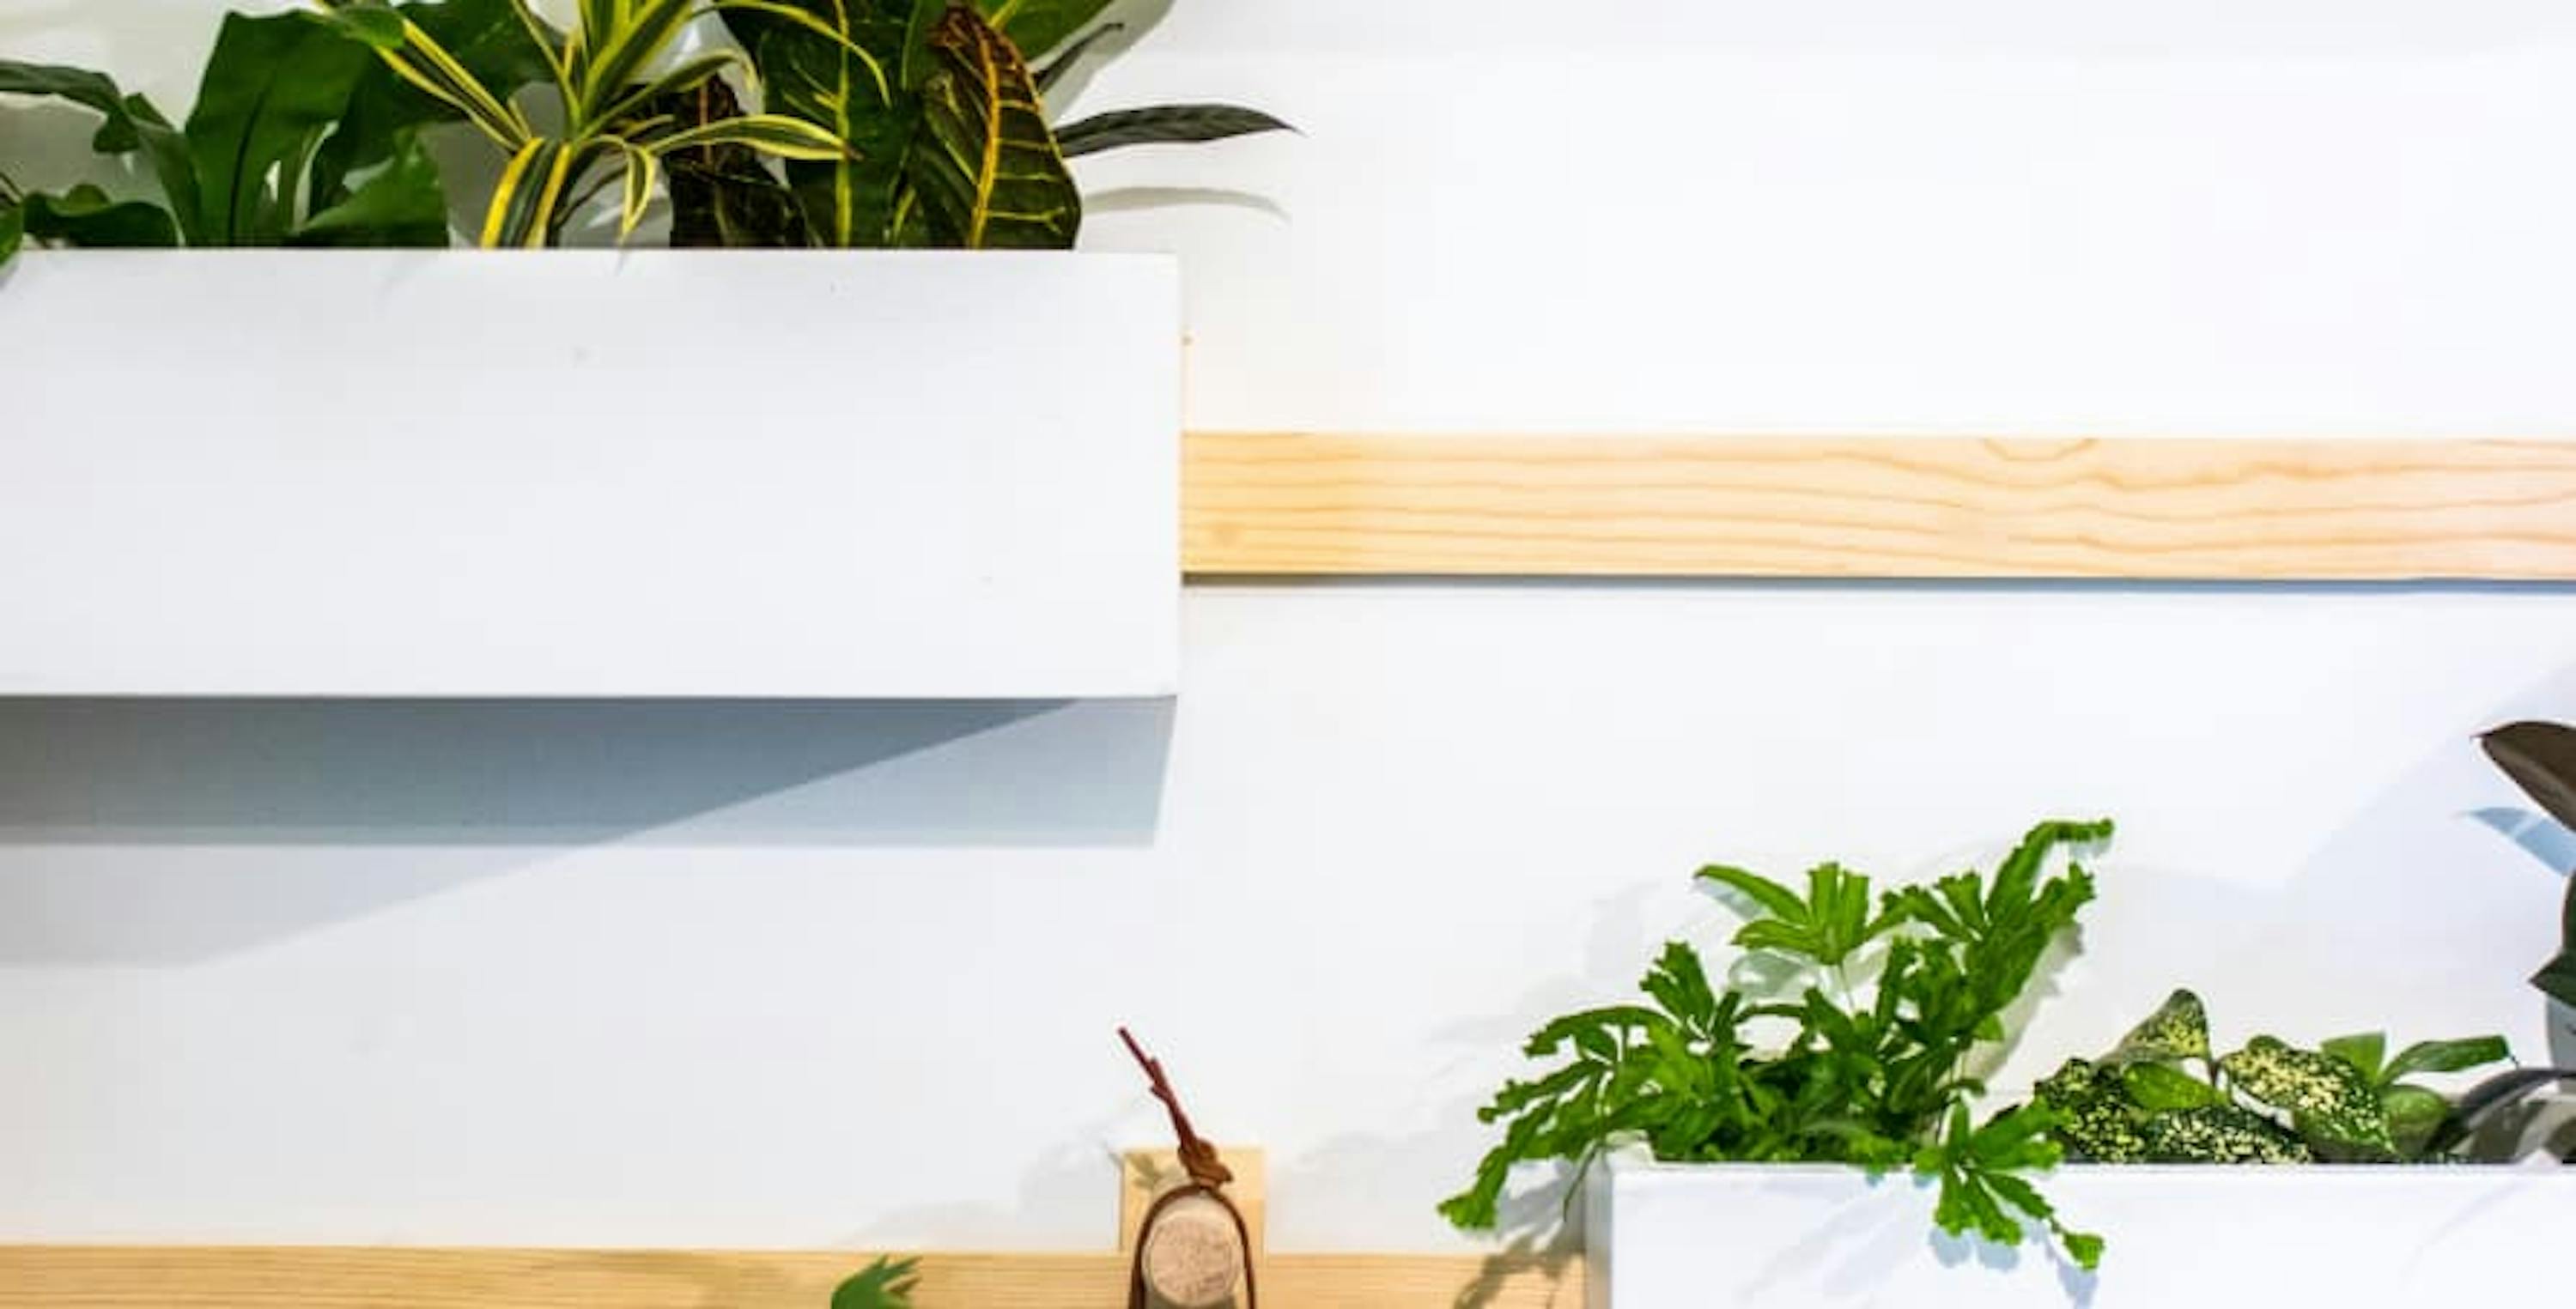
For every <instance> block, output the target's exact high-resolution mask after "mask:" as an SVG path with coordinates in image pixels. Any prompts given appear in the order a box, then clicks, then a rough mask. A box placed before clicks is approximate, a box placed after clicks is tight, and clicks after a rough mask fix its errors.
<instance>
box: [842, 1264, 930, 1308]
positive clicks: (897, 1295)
mask: <svg viewBox="0 0 2576 1309" xmlns="http://www.w3.org/2000/svg"><path fill="white" fill-rule="evenodd" d="M920 1270H921V1261H919V1260H917V1259H903V1260H893V1259H879V1260H877V1261H876V1262H875V1263H873V1264H870V1265H868V1266H867V1268H866V1269H864V1270H862V1271H861V1272H860V1273H859V1274H858V1275H856V1276H854V1277H852V1278H850V1279H849V1280H848V1281H846V1282H843V1283H841V1284H840V1286H839V1287H837V1288H835V1289H834V1290H833V1292H832V1309H910V1306H911V1304H912V1289H913V1286H914V1284H915V1283H916V1282H917V1280H918V1279H917V1278H916V1277H915V1274H917V1273H918V1272H920Z"/></svg>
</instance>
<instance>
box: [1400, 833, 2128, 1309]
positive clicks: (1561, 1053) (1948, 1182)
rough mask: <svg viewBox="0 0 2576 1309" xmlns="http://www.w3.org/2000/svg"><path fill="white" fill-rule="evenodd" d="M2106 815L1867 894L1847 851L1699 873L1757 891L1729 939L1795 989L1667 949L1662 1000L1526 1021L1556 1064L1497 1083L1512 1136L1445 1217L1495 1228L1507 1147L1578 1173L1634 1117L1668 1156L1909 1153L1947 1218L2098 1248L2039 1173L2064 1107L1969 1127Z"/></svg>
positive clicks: (1891, 1161)
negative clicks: (1994, 1055)
mask: <svg viewBox="0 0 2576 1309" xmlns="http://www.w3.org/2000/svg"><path fill="white" fill-rule="evenodd" d="M2111 830H2112V829H2111V824H2109V823H2107V822H2102V823H2067V822H2051V823H2042V824H2040V825H2039V826H2037V827H2035V828H2033V829H2032V830H2031V831H2030V833H2029V835H2028V836H2026V837H2024V838H2023V840H2022V842H2021V844H2020V845H2019V846H2018V847H2016V848H2015V849H2014V850H2013V852H2012V853H2011V855H2010V856H2008V857H2007V858H2006V859H2005V860H2004V861H2003V863H2002V864H2001V865H2000V866H1999V867H1998V868H1997V869H1996V871H1995V875H1994V877H1993V879H1992V880H1991V881H1989V880H1988V879H1986V878H1984V877H1982V876H1980V875H1979V874H1977V873H1975V872H1964V873H1960V874H1957V875H1955V876H1952V877H1945V878H1943V879H1941V880H1940V881H1938V882H1937V883H1934V884H1933V885H1931V886H1928V887H1906V888H1902V889H1898V890H1892V891H1889V892H1887V893H1886V894H1884V895H1882V896H1880V897H1878V898H1877V900H1876V901H1875V903H1873V901H1872V898H1871V892H1870V881H1869V879H1868V878H1866V877H1863V876H1860V875H1858V874H1855V873H1851V872H1849V871H1847V870H1845V869H1843V868H1842V867H1840V866H1839V865H1835V864H1826V865H1823V866H1821V867H1819V868H1816V869H1814V870H1812V871H1810V872H1809V873H1808V874H1807V889H1806V893H1805V894H1804V895H1800V894H1799V893H1798V892H1796V891H1793V890H1791V889H1790V888H1789V887H1787V886H1783V885H1781V884H1780V883H1777V882H1774V881H1771V880H1769V879H1767V878H1763V877H1760V876H1757V875H1755V874H1753V873H1749V872H1745V871H1743V870H1741V869H1735V868H1720V867H1712V868H1707V869H1703V870H1702V871H1701V872H1700V874H1699V877H1700V879H1701V880H1702V881H1704V882H1707V883H1710V884H1712V885H1717V886H1723V887H1726V888H1729V889H1731V890H1732V891H1733V892H1735V893H1736V894H1737V895H1739V896H1741V897H1742V898H1743V899H1744V900H1745V901H1746V902H1748V903H1749V905H1750V906H1751V910H1752V916H1751V918H1750V920H1749V921H1747V922H1746V923H1745V924H1744V926H1743V928H1742V929H1741V930H1740V931H1738V932H1737V933H1736V935H1735V943H1736V944H1737V945H1739V946H1742V947H1743V948H1744V949H1745V950H1747V951H1748V952H1750V953H1751V955H1752V956H1755V957H1756V959H1757V960H1758V961H1759V962H1761V963H1763V964H1766V965H1771V966H1777V967H1780V968H1784V969H1786V970H1787V971H1788V972H1789V973H1790V974H1791V976H1792V977H1793V979H1794V980H1793V983H1792V987H1791V988H1790V989H1793V990H1794V991H1795V992H1796V995H1795V998H1794V999H1786V1000H1782V999H1766V998H1761V997H1757V996H1755V995H1753V994H1750V993H1748V992H1746V991H1744V990H1739V989H1736V988H1733V987H1730V988H1728V989H1726V990H1724V991H1719V990H1718V989H1716V988H1715V987H1713V986H1712V985H1711V984H1710V982H1709V979H1708V973H1707V969H1706V967H1705V965H1704V964H1703V963H1702V961H1701V958H1700V955H1699V953H1698V952H1697V951H1696V950H1694V949H1692V948H1691V947H1690V946H1689V945H1687V944H1683V943H1680V942H1675V943H1673V944H1670V945H1667V946H1665V947H1664V952H1663V956H1662V958H1661V959H1660V960H1658V961H1657V963H1656V965H1655V967H1654V969H1653V971H1651V972H1649V973H1648V974H1647V975H1646V978H1645V981H1644V983H1643V989H1644V991H1645V993H1646V995H1647V997H1648V998H1649V999H1650V1000H1651V1001H1652V1003H1651V1004H1648V1005H1618V1006H1612V1007H1608V1008H1602V1009H1593V1010H1587V1011H1585V1012H1582V1013H1576V1014H1570V1015H1568V1016H1566V1017H1563V1018H1559V1019H1557V1020H1556V1021H1554V1022H1552V1023H1549V1024H1547V1025H1546V1026H1545V1027H1543V1028H1541V1029H1539V1031H1538V1033H1537V1034H1536V1035H1534V1036H1532V1037H1531V1038H1530V1040H1529V1044H1528V1046H1527V1048H1526V1053H1527V1054H1528V1056H1529V1057H1530V1058H1533V1059H1559V1058H1562V1059H1565V1060H1566V1062H1564V1063H1563V1064H1561V1065H1560V1066H1558V1067H1556V1068H1553V1069H1552V1070H1550V1071H1548V1072H1546V1073H1545V1074H1543V1075H1541V1076H1539V1077H1538V1078H1536V1079H1535V1080H1531V1081H1514V1082H1510V1083H1507V1084H1506V1085H1505V1086H1504V1087H1503V1088H1502V1090H1501V1091H1500V1092H1499V1093H1498V1094H1497V1095H1496V1096H1495V1097H1494V1099H1493V1102H1492V1103H1491V1104H1490V1105H1488V1106H1486V1107H1485V1108H1484V1109H1483V1110H1481V1111H1479V1114H1478V1117H1479V1118H1480V1119H1481V1120H1483V1121H1484V1122H1487V1123H1496V1122H1501V1123H1505V1124H1506V1126H1505V1128H1504V1133H1503V1139H1502V1141H1501V1143H1500V1144H1499V1145H1497V1146H1495V1147H1494V1148H1493V1150H1492V1151H1491V1152H1489V1153H1488V1154H1487V1155H1486V1156H1485V1158H1484V1160H1483V1162H1482V1163H1481V1164H1480V1165H1479V1166H1478V1168H1477V1170H1476V1177H1475V1181H1474V1183H1473V1184H1472V1185H1471V1186H1470V1187H1469V1188H1468V1189H1467V1190H1466V1191H1465V1192H1463V1193H1461V1194H1459V1195H1457V1196H1454V1197H1452V1198H1450V1199H1449V1200H1447V1201H1445V1202H1443V1203H1442V1205H1441V1206H1440V1211H1441V1213H1442V1214H1443V1215H1445V1216H1446V1217H1448V1218H1449V1220H1450V1221H1451V1222H1453V1223H1455V1224H1457V1225H1458V1226H1460V1227H1462V1228H1470V1229H1473V1228H1487V1227H1492V1226H1494V1225H1495V1223H1496V1222H1497V1220H1498V1206H1499V1201H1500V1199H1501V1196H1502V1194H1503V1190H1504V1187H1505V1185H1506V1183H1507V1181H1508V1177H1509V1174H1510V1171H1511V1169H1512V1168H1513V1166H1514V1165H1516V1164H1521V1163H1524V1162H1535V1161H1546V1160H1564V1161H1571V1162H1573V1163H1574V1164H1575V1165H1576V1166H1577V1168H1578V1170H1580V1169H1582V1168H1584V1167H1588V1166H1589V1164H1590V1163H1591V1162H1592V1160H1593V1159H1594V1158H1595V1157H1597V1156H1598V1155H1599V1154H1600V1153H1601V1151H1602V1150H1603V1149H1604V1148H1606V1147H1607V1146H1609V1145H1610V1144H1611V1143H1612V1142H1613V1140H1614V1138H1620V1137H1624V1136H1630V1135H1635V1136H1641V1137H1642V1138H1643V1139H1644V1141H1645V1142H1646V1144H1647V1145H1649V1146H1650V1147H1651V1148H1652V1149H1653V1150H1654V1152H1655V1154H1656V1155H1657V1156H1658V1157H1659V1158H1663V1159H1667V1160H1679V1161H1716V1160H1743V1161H1754V1162H1797V1161H1821V1162H1835V1163H1848V1164H1853V1165H1856V1166H1858V1167H1861V1168H1864V1169H1867V1170H1869V1171H1870V1172H1872V1173H1874V1174H1875V1173H1884V1172H1889V1171H1894V1170H1897V1169H1905V1168H1911V1169H1912V1170H1913V1171H1914V1172H1915V1173H1916V1174H1917V1175H1919V1176H1922V1177H1924V1178H1927V1179H1931V1180H1936V1181H1937V1182H1938V1183H1939V1186H1940V1197H1939V1201H1938V1204H1937V1207H1936V1209H1935V1213H1934V1216H1935V1219H1936V1221H1938V1222H1939V1224H1940V1225H1941V1227H1942V1228H1943V1230H1945V1231H1948V1232H1950V1233H1952V1234H1953V1235H1967V1234H1972V1233H1973V1234H1975V1235H1979V1236H1984V1237H1986V1238H1989V1239H1991V1240H1994V1241H1997V1242H2001V1243H2003V1244H2007V1245H2011V1244H2018V1243H2019V1242H2020V1241H2021V1239H2022V1237H2023V1235H2024V1230H2025V1227H2026V1226H2029V1225H2032V1224H2036V1225H2038V1226H2040V1227H2043V1228H2045V1229H2046V1230H2047V1231H2049V1232H2050V1233H2052V1234H2054V1235H2055V1236H2056V1237H2057V1238H2058V1240H2059V1241H2060V1242H2061V1243H2062V1244H2063V1246H2064V1248H2065V1250H2066V1252H2067V1254H2068V1255H2069V1256H2071V1257H2072V1258H2073V1259H2074V1261H2075V1262H2076V1263H2078V1264H2080V1265H2082V1266H2084V1267H2086V1268H2091V1267H2093V1266H2095V1264H2096V1262H2097V1261H2098V1260H2099V1259H2100V1256H2101V1248H2102V1243H2101V1240H2100V1239H2099V1238H2098V1237H2094V1236H2090V1235H2087V1234H2084V1233H2080V1232H2076V1231H2072V1230H2070V1229H2068V1228H2067V1227H2066V1226H2065V1225H2064V1224H2063V1223H2061V1222H2060V1221H2059V1220H2058V1217H2057V1214H2056V1211H2055V1209H2054V1208H2053V1206H2051V1205H2050V1203H2049V1202H2048V1201H2047V1200H2046V1199H2045V1198H2044V1197H2043V1196H2042V1195H2041V1194H2040V1192H2039V1190H2038V1188H2037V1187H2036V1186H2035V1185H2033V1183H2032V1181H2031V1176H2030V1175H2031V1174H2033V1173H2035V1172H2040V1171H2043V1170H2045V1169H2048V1168H2050V1167H2053V1166H2054V1165H2055V1164H2056V1163H2057V1161H2058V1158H2059V1156H2060V1148H2059V1146H2058V1144H2057V1143H2056V1141H2055V1139H2054V1138H2053V1136H2052V1134H2051V1130H2050V1129H2051V1128H2052V1127H2053V1126H2054V1125H2055V1119H2054V1116H2053V1115H2052V1113H2051V1112H2050V1111H2049V1110H2047V1109H2045V1108H2043V1107H2038V1106H2021V1107H2016V1108H2012V1109H2007V1110H2005V1111H2003V1112H2001V1113H1998V1114H1995V1115H1994V1116H1992V1117H1990V1118H1988V1119H1986V1120H1985V1121H1984V1122H1983V1123H1979V1122H1977V1121H1976V1119H1975V1117H1974V1114H1973V1108H1972V1107H1973V1105H1974V1104H1975V1102H1976V1101H1977V1100H1978V1099H1979V1098H1981V1097H1982V1096H1983V1094H1984V1092H1985V1084H1984V1082H1983V1081H1981V1080H1980V1079H1979V1077H1978V1075H1977V1071H1976V1069H1977V1066H1978V1059H1979V1056H1980V1055H1982V1054H1990V1053H1991V1052H1992V1047H1993V1046H1994V1045H1995V1044H1996V1043H1999V1042H2001V1041H2003V1040H2004V1039H2005V1038H2006V1036H2007V1035H2008V1033H2007V1029H2006V1014H2007V1012H2008V1011H2009V1010H2010V1009H2011V1008H2012V1007H2013V1006H2014V1004H2015V1003H2016V1002H2017V1001H2018V1000H2020V999H2021V998H2022V996H2023V994H2024V992H2025V991H2026V990H2027V988H2028V987H2029V986H2030V983H2031V980H2032V978H2033V977H2034V975H2035V974H2036V972H2037V970H2038V968H2039V966H2040V963H2041V961H2042V960H2043V958H2044V957H2045V956H2046V955H2047V953H2048V951H2049V949H2050V947H2051V946H2052V945H2053V944H2055V943H2056V942H2058V941H2059V940H2060V939H2061V938H2062V937H2063V936H2064V935H2065V934H2066V933H2068V932H2069V931H2070V930H2071V929H2072V928H2074V926H2075V925H2076V919H2077V916H2078V914H2079V913H2080V911H2081V910H2082V909H2083V907H2084V905H2085V904H2087V903H2089V902H2090V901H2091V900H2092V899H2093V894H2094V887H2093V879H2092V877H2091V875H2090V874H2088V873H2087V872H2086V871H2085V870H2084V869H2083V867H2082V866H2081V865H2077V864H2071V863H2070V864H2069V865H2068V866H2067V868H2066V869H2065V871H2063V872H2062V873H2057V874H2049V873H2048V872H2047V866H2048V864H2049V862H2050V859H2051V856H2052V854H2053V853H2054V852H2056V851H2057V850H2058V849H2059V848H2060V847H2065V846H2072V845H2080V844H2086V843H2093V842H2099V841H2103V840H2106V839H2108V838H2109V837H2110V835H2111ZM1869 979H1874V980H1869ZM1764 1020H1780V1021H1782V1022H1785V1023H1787V1024H1789V1025H1791V1026H1792V1027H1793V1028H1794V1034H1793V1035H1791V1036H1790V1037H1789V1039H1788V1041H1787V1042H1786V1044H1784V1045H1779V1046H1764V1045H1761V1044H1758V1043H1757V1042H1756V1040H1755V1037H1754V1034H1753V1033H1752V1032H1751V1031H1749V1030H1748V1028H1749V1027H1750V1026H1751V1025H1752V1024H1755V1023H1758V1022H1762V1021H1764Z"/></svg>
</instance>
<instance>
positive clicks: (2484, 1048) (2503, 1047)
mask: <svg viewBox="0 0 2576 1309" xmlns="http://www.w3.org/2000/svg"><path fill="white" fill-rule="evenodd" d="M2512 1057H2513V1048H2512V1047H2511V1046H2509V1045H2507V1044H2505V1039H2504V1038H2503V1037H2501V1036H2473V1037H2468V1038H2466V1039H2463V1040H2458V1041H2419V1042H2417V1043H2416V1044H2414V1045H2410V1046H2408V1047H2406V1048H2405V1049H2404V1050H2402V1051H2399V1052H2398V1055H2397V1057H2396V1058H2395V1059H2392V1060H2390V1061H2389V1063H2388V1068H2387V1070H2386V1071H2385V1072H2383V1073H2381V1074H2380V1075H2379V1080H2380V1081H2381V1082H2383V1083H2385V1082H2395V1081H2397V1080H2399V1079H2401V1078H2407V1077H2413V1076H2415V1075H2416V1074H2418V1073H2460V1072H2466V1071H2468V1070H2469V1069H2472V1068H2477V1067H2482V1066H2484V1065H2486V1064H2500V1063H2503V1062H2504V1061H2506V1060H2508V1059H2511V1058H2512Z"/></svg>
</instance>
